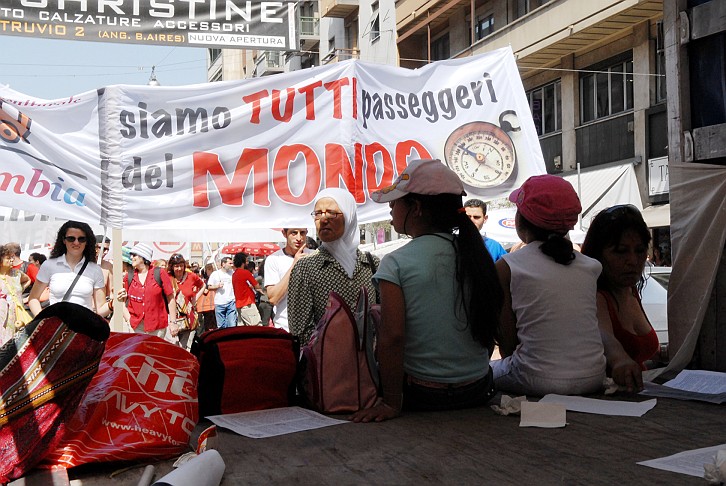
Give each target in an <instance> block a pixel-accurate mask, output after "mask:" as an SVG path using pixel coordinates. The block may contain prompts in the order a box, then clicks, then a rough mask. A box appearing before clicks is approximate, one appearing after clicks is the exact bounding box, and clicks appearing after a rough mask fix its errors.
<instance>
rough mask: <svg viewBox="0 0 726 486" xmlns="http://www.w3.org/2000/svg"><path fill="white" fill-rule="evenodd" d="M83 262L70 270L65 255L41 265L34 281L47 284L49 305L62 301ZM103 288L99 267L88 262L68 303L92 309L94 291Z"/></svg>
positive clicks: (101, 273)
mask: <svg viewBox="0 0 726 486" xmlns="http://www.w3.org/2000/svg"><path fill="white" fill-rule="evenodd" d="M84 261H85V259H84V260H81V261H80V262H78V264H77V265H76V266H75V267H74V268H71V266H70V265H69V264H68V262H67V261H66V255H62V256H60V257H58V258H50V259H48V260H46V261H45V262H43V265H41V266H40V269H39V270H38V276H37V277H36V280H38V281H40V282H43V283H45V284H48V288H49V289H50V303H51V304H55V303H56V302H61V301H62V300H63V296H64V295H65V294H66V291H67V290H68V287H70V286H71V284H72V283H73V280H74V279H75V278H76V274H77V273H78V272H80V271H81V267H83V262H84ZM104 286H105V283H104V280H103V271H101V267H99V266H98V265H97V264H95V263H93V262H88V265H87V266H86V269H85V270H83V274H82V275H81V278H79V279H78V282H76V285H75V287H73V290H72V291H71V295H70V297H69V298H68V302H73V303H74V304H80V305H82V306H84V307H87V308H89V309H93V291H94V289H103V288H104Z"/></svg>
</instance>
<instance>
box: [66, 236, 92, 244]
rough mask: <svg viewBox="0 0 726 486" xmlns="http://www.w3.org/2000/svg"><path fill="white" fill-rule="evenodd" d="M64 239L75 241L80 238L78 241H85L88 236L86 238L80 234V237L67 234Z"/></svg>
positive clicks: (69, 241)
mask: <svg viewBox="0 0 726 486" xmlns="http://www.w3.org/2000/svg"><path fill="white" fill-rule="evenodd" d="M63 239H64V240H66V241H67V242H68V243H75V242H76V240H78V243H85V242H86V240H87V239H88V238H86V237H85V236H79V237H78V238H76V237H75V236H66V237H64V238H63Z"/></svg>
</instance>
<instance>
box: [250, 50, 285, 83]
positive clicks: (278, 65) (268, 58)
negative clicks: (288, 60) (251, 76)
mask: <svg viewBox="0 0 726 486" xmlns="http://www.w3.org/2000/svg"><path fill="white" fill-rule="evenodd" d="M284 71H285V58H284V56H283V53H282V52H280V51H262V52H261V53H260V55H259V56H257V59H256V60H255V76H256V77H262V76H269V75H271V74H278V73H281V72H284Z"/></svg>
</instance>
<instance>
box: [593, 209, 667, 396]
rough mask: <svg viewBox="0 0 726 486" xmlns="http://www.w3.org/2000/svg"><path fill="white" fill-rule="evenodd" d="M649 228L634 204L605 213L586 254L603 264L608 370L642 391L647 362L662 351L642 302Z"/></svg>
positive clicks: (600, 300) (600, 298)
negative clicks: (641, 294)
mask: <svg viewBox="0 0 726 486" xmlns="http://www.w3.org/2000/svg"><path fill="white" fill-rule="evenodd" d="M649 243H650V231H648V225H647V224H645V221H644V220H643V216H642V215H641V214H640V211H638V209H637V208H636V207H635V206H632V205H630V204H628V205H621V206H613V207H611V208H608V209H605V210H603V211H601V212H600V213H599V214H598V215H597V216H595V218H594V219H593V220H592V223H591V224H590V228H589V229H588V231H587V236H585V242H584V243H583V245H582V253H583V254H585V255H587V256H589V257H591V258H594V259H596V260H598V261H599V262H600V263H602V274H600V278H599V279H598V281H597V315H598V325H599V326H600V334H601V336H602V340H603V344H604V346H605V357H606V358H607V363H608V372H609V373H610V375H611V376H612V378H613V380H614V381H615V382H616V383H617V384H618V385H620V386H623V387H625V388H626V389H627V390H628V391H629V392H632V391H640V390H642V389H643V378H642V375H641V372H642V370H643V369H646V368H645V365H644V362H645V361H647V360H648V359H650V358H652V357H653V356H654V355H655V354H656V353H657V352H658V350H659V348H660V345H659V343H658V336H657V335H656V333H655V330H654V329H653V326H651V325H650V322H648V318H647V317H646V315H645V311H644V310H643V306H642V305H641V303H640V291H641V290H642V288H643V284H644V282H645V279H644V278H643V269H644V267H645V261H646V258H647V255H648V244H649Z"/></svg>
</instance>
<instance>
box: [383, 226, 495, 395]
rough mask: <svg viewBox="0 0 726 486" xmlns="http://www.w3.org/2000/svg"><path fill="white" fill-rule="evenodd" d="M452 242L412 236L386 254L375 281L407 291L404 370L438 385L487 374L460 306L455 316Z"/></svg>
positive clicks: (485, 356)
mask: <svg viewBox="0 0 726 486" xmlns="http://www.w3.org/2000/svg"><path fill="white" fill-rule="evenodd" d="M452 240H453V236H452V235H447V234H444V233H440V234H436V235H424V236H419V237H418V238H414V239H413V240H412V241H411V242H410V243H408V244H407V245H405V246H403V247H401V248H399V249H398V250H396V251H394V252H392V253H389V254H388V255H386V256H384V257H383V259H382V260H381V263H380V265H379V266H378V271H377V272H376V274H375V275H374V276H373V279H374V282H376V283H377V282H378V281H380V280H385V281H388V282H391V283H394V284H396V285H398V286H399V287H401V289H402V290H403V295H404V300H405V302H406V339H405V351H404V370H405V372H406V373H408V374H409V375H411V376H414V377H416V378H419V379H422V380H429V381H435V382H439V383H461V382H465V381H471V380H475V379H478V378H483V377H484V376H485V375H486V374H487V373H488V371H489V353H488V351H487V350H486V348H484V347H482V346H481V345H480V344H479V343H477V342H476V341H474V339H473V338H472V336H471V331H470V329H469V327H468V325H467V324H466V322H465V320H464V319H465V314H464V310H463V308H460V304H459V308H458V312H457V307H456V305H457V304H456V302H457V299H456V297H457V293H458V283H457V281H456V275H455V272H456V268H455V252H454V247H453V244H452ZM381 325H383V326H385V325H386V323H385V321H383V322H382V323H381Z"/></svg>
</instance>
